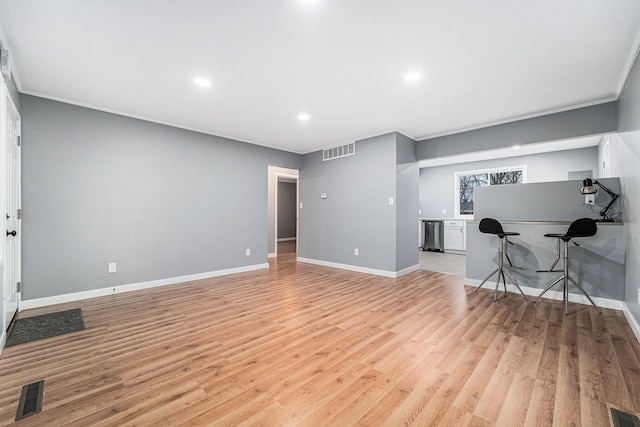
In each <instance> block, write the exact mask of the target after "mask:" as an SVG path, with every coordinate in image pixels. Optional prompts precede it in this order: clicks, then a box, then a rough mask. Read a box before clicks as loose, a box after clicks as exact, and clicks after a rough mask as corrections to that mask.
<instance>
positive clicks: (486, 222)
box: [476, 218, 527, 301]
mask: <svg viewBox="0 0 640 427" xmlns="http://www.w3.org/2000/svg"><path fill="white" fill-rule="evenodd" d="M480 232H481V233H487V234H495V235H496V236H498V238H499V239H500V244H499V246H498V268H496V269H495V270H493V271H492V272H491V274H489V275H488V276H487V277H486V278H485V279H484V280H483V281H482V283H480V286H478V287H477V288H476V292H478V289H480V288H481V287H482V285H484V283H485V282H486V281H487V280H489V278H491V276H493V275H494V274H496V273H498V278H497V280H496V291H495V293H494V294H493V300H494V301H496V300H497V299H498V287H499V286H500V277H502V284H503V285H504V293H505V295H506V294H507V281H506V280H505V277H504V276H505V275H506V276H507V277H509V279H511V281H512V282H513V284H514V285H516V287H517V288H518V290H519V291H520V293H521V294H522V296H523V297H524V300H525V301H526V300H527V296H526V295H525V294H524V292H522V289H520V286H519V285H518V282H517V281H516V279H514V278H513V276H511V275H510V274H509V272H508V271H507V270H505V267H507V266H505V265H504V257H507V262H508V263H509V265H508V267H509V268H514V269H516V270H524V268H522V267H516V266H514V265H513V264H512V263H511V259H509V255H508V254H507V243H510V244H512V245H513V243H511V242H510V241H509V236H519V235H520V233H515V232H513V231H504V230H503V229H502V224H500V221H498V220H497V219H493V218H482V220H480Z"/></svg>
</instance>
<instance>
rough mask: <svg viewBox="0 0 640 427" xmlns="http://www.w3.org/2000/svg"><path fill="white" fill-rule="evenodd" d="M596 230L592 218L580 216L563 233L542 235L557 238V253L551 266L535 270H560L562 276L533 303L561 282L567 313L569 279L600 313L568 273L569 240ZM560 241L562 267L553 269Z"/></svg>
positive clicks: (593, 233) (544, 271)
mask: <svg viewBox="0 0 640 427" xmlns="http://www.w3.org/2000/svg"><path fill="white" fill-rule="evenodd" d="M597 232H598V226H597V225H596V222H595V221H594V220H592V219H591V218H580V219H576V220H575V221H573V222H572V223H571V224H570V225H569V229H568V230H567V232H566V233H565V234H557V233H549V234H545V235H544V237H552V238H556V239H558V254H557V256H556V260H555V261H554V262H553V265H551V267H549V269H548V270H537V271H538V272H540V273H550V272H560V271H561V272H562V273H563V274H562V276H560V277H559V278H557V279H556V280H554V281H553V282H551V283H550V284H549V285H548V286H547V287H546V288H544V290H543V291H542V292H541V293H540V295H538V297H537V298H536V299H535V301H533V302H534V303H536V302H538V300H539V299H540V297H541V296H542V295H544V293H545V292H547V291H548V290H549V289H551V288H552V287H553V286H555V285H556V284H558V283H560V282H562V286H563V296H562V300H563V301H564V314H565V315H567V314H569V281H571V283H573V284H574V285H576V287H577V288H578V289H580V292H582V293H583V294H584V296H585V297H587V299H588V300H589V302H591V304H592V305H593V306H594V307H595V308H596V310H598V313H602V310H600V307H598V306H597V305H596V304H595V303H594V302H593V300H592V299H591V297H590V296H589V294H587V293H586V292H585V291H584V289H582V286H580V285H579V284H578V282H576V281H575V280H573V278H572V277H571V276H570V275H569V242H571V241H573V240H572V239H574V238H576V237H592V236H595V235H596V233H597ZM560 241H563V242H564V254H563V258H564V269H563V270H554V269H553V267H555V266H556V264H557V263H558V260H560ZM573 244H574V245H576V246H580V245H579V244H577V243H576V242H573Z"/></svg>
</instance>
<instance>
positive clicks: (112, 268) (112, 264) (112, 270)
mask: <svg viewBox="0 0 640 427" xmlns="http://www.w3.org/2000/svg"><path fill="white" fill-rule="evenodd" d="M115 272H116V263H115V262H110V263H109V273H115Z"/></svg>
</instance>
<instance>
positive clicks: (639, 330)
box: [622, 302, 640, 343]
mask: <svg viewBox="0 0 640 427" xmlns="http://www.w3.org/2000/svg"><path fill="white" fill-rule="evenodd" d="M622 312H623V313H624V317H626V318H627V322H629V326H630V327H631V330H632V331H633V334H634V335H635V336H636V339H637V340H638V342H639V343H640V325H639V324H638V322H637V320H636V319H635V317H633V314H631V310H629V306H628V305H627V303H626V302H625V303H624V308H623V309H622Z"/></svg>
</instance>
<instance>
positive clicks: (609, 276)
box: [465, 178, 626, 308]
mask: <svg viewBox="0 0 640 427" xmlns="http://www.w3.org/2000/svg"><path fill="white" fill-rule="evenodd" d="M603 181H605V180H603ZM606 185H607V187H610V188H614V191H616V192H617V193H619V189H620V183H619V180H618V179H617V178H607V179H606ZM607 201H608V200H606V199H604V198H603V200H598V199H596V204H601V203H604V204H605V205H606V202H607ZM474 208H475V212H474V218H475V220H474V221H468V223H467V229H466V237H467V264H466V277H465V284H467V285H471V286H477V285H479V284H480V283H481V282H482V280H483V279H484V278H485V277H486V276H487V275H488V274H489V273H490V272H491V271H492V270H493V269H495V267H496V265H497V260H498V244H499V239H498V238H497V237H496V236H494V235H491V234H484V233H481V232H480V230H479V228H478V223H479V220H480V219H482V218H487V217H489V218H495V219H497V220H499V221H500V222H501V224H502V226H503V228H504V230H505V231H509V232H517V233H520V235H517V236H510V237H509V241H510V242H512V243H513V245H506V246H507V253H508V255H509V258H510V259H511V261H512V262H513V264H514V265H516V266H520V267H524V268H525V270H523V271H521V270H515V269H509V271H510V272H511V273H512V275H513V276H514V277H515V279H516V280H517V281H518V283H519V285H520V287H522V288H523V290H524V292H525V293H526V294H529V295H534V296H537V295H538V294H539V293H540V292H542V290H543V289H544V288H545V286H546V285H547V284H549V283H550V282H551V281H552V280H554V279H555V278H557V277H559V276H560V275H561V274H562V273H558V272H553V273H552V272H538V271H537V270H548V269H549V268H550V267H551V265H552V264H553V262H554V260H555V259H556V257H557V249H558V239H556V238H549V237H545V236H544V235H545V234H548V233H560V234H564V233H565V232H566V231H567V229H568V227H569V225H570V224H571V222H572V221H574V220H575V219H578V218H584V217H590V218H593V219H596V220H597V219H598V214H597V213H595V214H594V212H599V210H600V209H594V210H592V209H590V206H586V205H585V204H584V197H583V196H582V195H581V194H580V182H579V181H562V182H550V183H536V184H520V185H502V186H489V187H479V188H476V193H475V206H474ZM596 208H597V206H596ZM613 211H614V212H616V213H617V214H618V218H623V215H622V214H620V213H621V212H622V213H623V212H624V206H621V205H620V204H618V202H616V205H614V206H613ZM596 224H597V227H598V230H597V233H596V235H595V236H592V237H584V238H576V239H574V241H575V243H577V244H578V245H579V246H576V245H575V244H573V243H570V245H569V254H570V267H569V268H570V274H571V276H572V277H573V278H574V279H575V280H576V281H577V282H578V283H580V284H581V285H582V287H583V288H584V290H585V291H586V292H587V293H588V294H589V295H590V296H591V297H592V298H594V300H595V301H596V303H597V304H599V305H601V306H603V307H607V306H608V307H612V306H615V305H616V303H617V302H618V301H624V298H625V257H626V253H625V247H626V238H625V227H624V224H623V223H622V222H597V223H596ZM506 264H507V262H506V260H505V265H506ZM555 269H556V270H558V269H560V270H561V269H562V259H560V261H559V262H558V265H556V267H555ZM508 283H509V282H508ZM484 287H486V288H490V289H494V287H495V277H494V278H493V282H488V283H485V285H484ZM508 287H509V288H510V289H509V290H510V291H513V290H514V289H515V286H509V285H508ZM515 291H516V292H517V289H516V290H515ZM569 293H570V296H569V300H570V301H571V302H582V303H586V304H588V301H587V300H586V298H585V297H584V296H583V295H582V294H581V293H580V291H579V290H578V289H577V288H576V287H575V286H573V285H570V286H569ZM545 297H547V298H549V297H550V298H554V299H562V286H561V285H556V286H554V287H553V288H552V289H551V290H550V291H549V292H547V293H546V294H545ZM612 308H617V307H612Z"/></svg>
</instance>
